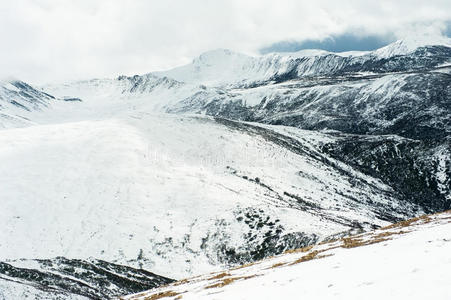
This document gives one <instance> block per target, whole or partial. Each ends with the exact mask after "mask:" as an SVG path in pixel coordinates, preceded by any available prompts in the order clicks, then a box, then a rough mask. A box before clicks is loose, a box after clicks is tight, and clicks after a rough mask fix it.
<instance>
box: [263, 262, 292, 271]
mask: <svg viewBox="0 0 451 300" xmlns="http://www.w3.org/2000/svg"><path fill="white" fill-rule="evenodd" d="M286 264H287V263H277V264H274V265H272V266H271V267H269V268H266V270H269V269H275V268H278V267H281V266H285V265H286Z"/></svg>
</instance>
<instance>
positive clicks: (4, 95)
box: [0, 79, 56, 129]
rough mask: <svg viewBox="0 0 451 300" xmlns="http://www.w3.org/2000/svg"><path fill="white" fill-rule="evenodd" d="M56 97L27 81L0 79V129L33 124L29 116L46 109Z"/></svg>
mask: <svg viewBox="0 0 451 300" xmlns="http://www.w3.org/2000/svg"><path fill="white" fill-rule="evenodd" d="M55 100H56V99H55V97H53V96H52V95H49V94H47V93H45V92H42V91H39V90H37V89H35V88H33V87H32V86H30V85H28V84H27V83H25V82H23V81H19V80H15V79H8V80H0V129H1V128H14V127H22V126H28V125H31V124H33V122H31V121H30V119H29V118H30V117H32V116H33V115H34V114H36V113H38V112H40V111H42V110H45V109H47V108H48V107H49V106H50V105H51V104H52V102H54V101H55Z"/></svg>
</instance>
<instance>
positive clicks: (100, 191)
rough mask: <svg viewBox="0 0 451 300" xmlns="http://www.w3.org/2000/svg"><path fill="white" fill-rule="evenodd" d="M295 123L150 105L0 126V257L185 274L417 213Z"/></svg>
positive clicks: (176, 276)
mask: <svg viewBox="0 0 451 300" xmlns="http://www.w3.org/2000/svg"><path fill="white" fill-rule="evenodd" d="M296 134H297V135H298V136H303V138H302V139H299V140H296V139H295V138H291V137H290V136H285V135H280V134H276V133H275V132H274V131H272V130H270V129H263V128H261V127H259V126H255V125H246V124H242V123H235V122H230V121H228V122H221V121H219V123H218V122H217V121H215V120H213V119H211V118H207V117H181V116H158V115H157V116H155V115H149V114H144V113H141V114H136V113H135V114H133V113H129V116H124V117H123V118H114V119H107V120H97V121H81V122H70V123H64V124H57V125H42V126H34V127H30V128H22V129H15V130H8V131H3V132H2V133H1V135H0V144H2V145H3V146H2V148H1V149H0V160H1V161H2V164H1V165H0V180H1V182H2V205H3V207H4V209H3V210H2V211H1V212H0V216H1V217H0V222H1V224H0V225H1V227H2V228H5V229H7V230H3V231H2V232H1V234H0V240H1V241H8V242H7V243H1V244H0V253H1V259H3V260H4V259H12V258H17V259H18V258H49V257H55V256H65V257H71V258H88V257H96V258H99V259H104V260H108V261H114V262H119V263H121V264H128V265H131V266H136V267H145V268H147V269H149V270H152V271H153V272H155V273H157V274H160V275H164V276H167V277H171V278H181V277H186V276H189V275H193V274H200V273H202V272H208V271H211V270H215V269H217V268H221V267H223V266H224V265H227V264H236V263H244V262H246V261H250V260H252V259H256V258H262V257H263V256H266V255H271V254H275V253H276V252H278V251H280V250H283V249H285V248H292V247H295V246H302V245H307V244H310V243H313V242H316V241H319V240H322V239H324V238H325V237H328V236H330V235H334V234H337V233H340V232H344V231H348V230H352V229H354V230H359V228H360V229H361V228H371V226H381V225H385V224H387V220H397V219H400V218H406V217H409V216H413V215H416V214H418V213H420V212H421V209H419V208H418V207H415V206H414V205H411V204H409V203H403V202H400V201H398V200H397V199H396V197H393V196H392V195H391V194H392V189H391V188H390V187H389V186H387V185H385V184H383V183H382V182H380V181H378V180H375V179H373V178H371V177H368V176H365V175H363V174H361V173H359V172H357V171H355V170H353V169H352V168H349V167H348V166H346V165H344V164H341V163H340V162H339V161H335V160H334V159H331V158H329V157H327V156H325V155H322V154H321V153H319V152H318V151H317V150H315V148H314V146H313V145H311V143H310V142H309V141H308V139H309V138H308V137H309V136H311V138H313V139H314V140H324V139H330V137H328V136H327V135H323V134H319V133H310V132H304V131H298V132H296ZM16 245H28V246H27V247H19V248H18V247H17V246H16Z"/></svg>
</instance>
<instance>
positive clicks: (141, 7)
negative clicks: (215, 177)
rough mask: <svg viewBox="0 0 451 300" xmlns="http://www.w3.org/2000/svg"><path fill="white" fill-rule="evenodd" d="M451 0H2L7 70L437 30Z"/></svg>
mask: <svg viewBox="0 0 451 300" xmlns="http://www.w3.org/2000/svg"><path fill="white" fill-rule="evenodd" d="M450 19H451V2H450V1H448V0H447V1H440V0H429V1H418V0H398V1H387V0H385V1H362V0H361V1H356V0H348V1H333V0H319V1H318V0H317V1H299V0H279V1H273V0H247V1H246V0H241V1H239V0H223V1H221V0H217V1H208V0H191V1H187V0H165V1H161V0H159V1H146V0H130V1H125V0H117V1H113V0H96V1H89V0H78V1H76V0H74V1H70V0H54V1H51V0H34V1H32V0H29V1H26V0H0V39H1V40H0V41H1V47H0V76H9V75H13V76H16V77H19V78H22V79H24V80H28V81H31V82H45V81H59V80H67V79H78V78H90V77H103V76H116V75H119V74H123V73H125V74H136V73H145V72H149V71H153V70H158V69H165V68H169V67H173V66H176V65H180V64H184V63H187V62H189V61H190V60H191V59H192V57H194V56H197V55H198V54H200V53H201V52H203V51H206V50H209V49H214V48H230V49H233V50H236V51H242V52H248V53H252V52H257V49H259V48H261V47H263V46H266V45H269V44H271V43H273V42H277V41H280V40H290V39H292V40H303V39H312V38H313V39H321V38H325V37H327V36H330V35H335V34H341V33H344V32H347V31H350V32H353V33H355V34H360V35H362V36H364V35H366V34H381V35H384V34H389V33H391V34H394V35H396V36H398V37H403V36H404V35H407V34H412V33H413V34H418V32H419V31H421V32H428V31H430V32H432V33H434V34H436V33H437V32H439V31H440V30H442V29H443V28H444V27H443V26H444V23H445V22H446V21H447V20H450Z"/></svg>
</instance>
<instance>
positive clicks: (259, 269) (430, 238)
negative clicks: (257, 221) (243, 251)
mask: <svg viewBox="0 0 451 300" xmlns="http://www.w3.org/2000/svg"><path fill="white" fill-rule="evenodd" d="M450 252H451V213H450V212H447V213H443V214H439V215H433V216H425V217H422V218H418V219H414V220H409V221H405V222H401V223H399V224H395V225H391V226H388V227H386V228H382V229H379V230H376V231H374V232H371V233H368V234H362V235H357V236H351V237H347V238H343V239H341V240H337V241H332V242H330V243H325V244H322V245H318V246H313V247H308V248H303V249H298V250H295V251H289V252H287V253H285V254H283V255H280V256H276V257H273V258H270V259H266V260H263V261H259V262H257V263H254V264H251V265H247V266H243V267H240V268H235V269H231V270H226V271H222V272H218V273H212V274H207V275H202V276H198V277H194V278H189V279H185V280H181V281H179V282H175V283H173V284H170V285H167V286H165V287H162V288H158V289H155V290H152V291H148V292H144V293H139V294H136V295H132V296H124V297H122V298H121V299H124V300H125V299H130V300H131V299H133V300H138V299H167V300H170V299H193V300H200V299H208V300H220V299H236V300H238V299H243V300H251V299H262V300H263V299H304V298H306V299H443V300H445V299H449V298H450V297H451V291H450V290H449V280H450V278H451V271H450V270H451V269H450V267H451V259H450V256H449V253H450Z"/></svg>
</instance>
